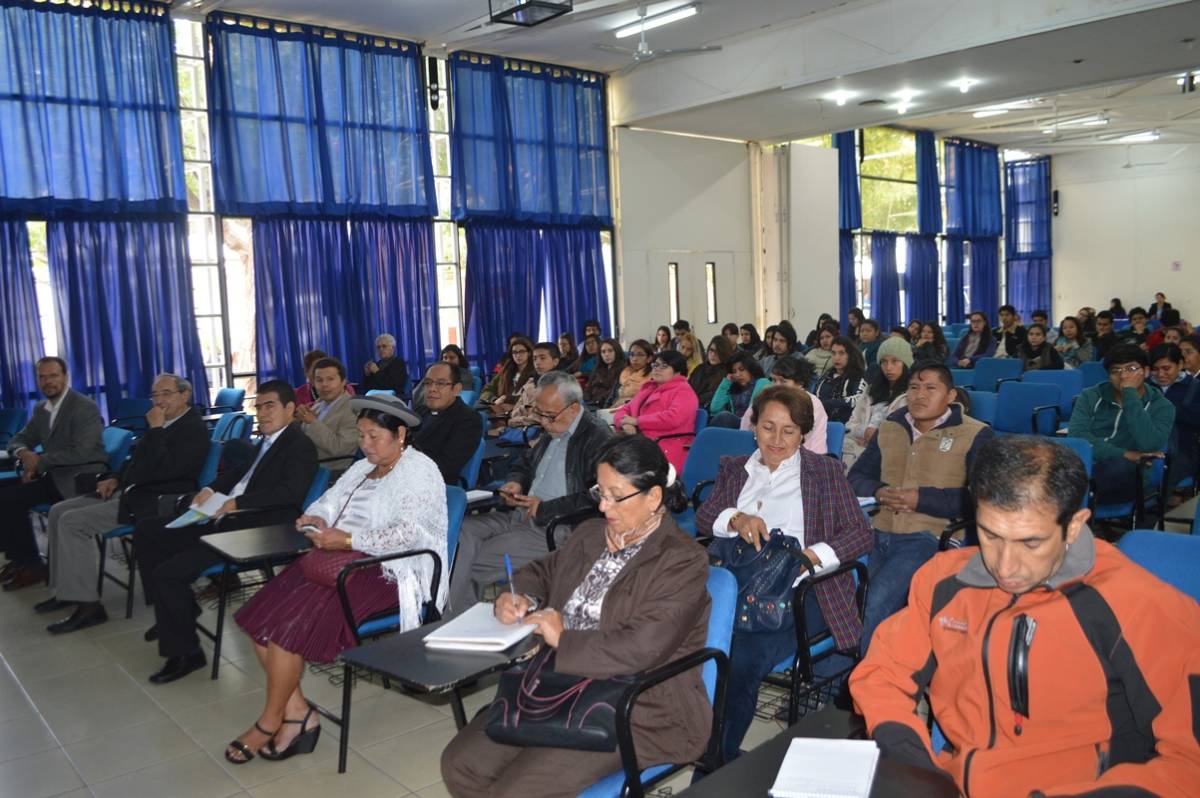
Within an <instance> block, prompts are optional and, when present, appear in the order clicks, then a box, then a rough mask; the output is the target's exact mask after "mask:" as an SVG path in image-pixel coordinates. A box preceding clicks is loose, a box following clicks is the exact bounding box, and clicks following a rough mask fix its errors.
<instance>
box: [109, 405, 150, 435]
mask: <svg viewBox="0 0 1200 798" xmlns="http://www.w3.org/2000/svg"><path fill="white" fill-rule="evenodd" d="M153 404H154V403H153V402H152V401H150V400H149V399H134V398H132V397H128V396H125V397H122V398H120V399H118V400H117V401H116V404H115V405H114V407H113V415H112V418H110V419H109V421H108V423H109V426H113V427H120V428H122V429H127V430H130V431H131V432H134V433H136V434H138V435H142V434H144V433H145V432H146V430H147V429H149V425H148V424H147V423H146V413H148V412H150V408H151V407H152V406H153Z"/></svg>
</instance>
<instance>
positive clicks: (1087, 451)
mask: <svg viewBox="0 0 1200 798" xmlns="http://www.w3.org/2000/svg"><path fill="white" fill-rule="evenodd" d="M1054 442H1055V443H1057V444H1060V445H1062V446H1066V447H1067V448H1068V449H1070V450H1071V451H1073V452H1075V454H1077V455H1079V459H1080V460H1082V461H1083V467H1084V468H1085V469H1086V470H1087V475H1088V479H1091V478H1092V444H1091V443H1090V442H1088V441H1085V440H1084V439H1083V438H1054Z"/></svg>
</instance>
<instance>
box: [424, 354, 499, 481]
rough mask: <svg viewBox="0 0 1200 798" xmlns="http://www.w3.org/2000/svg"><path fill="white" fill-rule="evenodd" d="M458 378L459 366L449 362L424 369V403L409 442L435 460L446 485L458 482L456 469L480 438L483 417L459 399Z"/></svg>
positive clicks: (459, 387)
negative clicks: (417, 425) (417, 427)
mask: <svg viewBox="0 0 1200 798" xmlns="http://www.w3.org/2000/svg"><path fill="white" fill-rule="evenodd" d="M462 379H463V378H462V369H460V368H459V367H458V366H455V365H454V364H453V363H434V364H433V365H432V366H430V367H429V370H428V371H426V372H425V379H424V380H422V381H421V387H422V389H423V390H424V393H425V406H424V408H423V409H422V410H421V411H420V413H419V415H420V416H421V426H420V428H419V429H418V430H417V434H416V435H415V436H414V438H413V442H412V445H413V448H414V449H416V450H417V451H418V452H420V453H421V454H424V455H426V456H427V457H429V459H431V460H433V462H435V463H437V467H438V470H439V471H441V472H442V479H444V480H445V481H446V484H447V485H457V484H458V475H459V473H460V472H461V471H462V470H463V466H465V465H466V464H467V461H468V460H470V459H471V455H473V454H475V449H476V448H478V446H479V441H480V440H482V438H483V419H482V418H480V416H479V413H477V412H475V411H474V410H472V409H471V408H469V407H467V406H466V405H465V404H463V403H462V400H461V399H459V394H461V393H462V387H463V384H462ZM467 487H471V486H469V485H468V486H467Z"/></svg>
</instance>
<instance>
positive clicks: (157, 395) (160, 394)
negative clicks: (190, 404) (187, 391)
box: [150, 390, 183, 399]
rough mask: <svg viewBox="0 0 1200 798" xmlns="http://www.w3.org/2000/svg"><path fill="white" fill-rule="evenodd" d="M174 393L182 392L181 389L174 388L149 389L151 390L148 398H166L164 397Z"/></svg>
mask: <svg viewBox="0 0 1200 798" xmlns="http://www.w3.org/2000/svg"><path fill="white" fill-rule="evenodd" d="M176 393H183V391H180V390H174V391H151V392H150V398H151V399H166V398H167V397H168V396H170V395H171V394H176Z"/></svg>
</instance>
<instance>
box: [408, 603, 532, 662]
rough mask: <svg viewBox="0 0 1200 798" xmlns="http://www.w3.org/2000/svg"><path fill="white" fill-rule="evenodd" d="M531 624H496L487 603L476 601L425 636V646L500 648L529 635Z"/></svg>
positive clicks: (494, 616) (451, 649)
mask: <svg viewBox="0 0 1200 798" xmlns="http://www.w3.org/2000/svg"><path fill="white" fill-rule="evenodd" d="M536 628H537V627H536V626H535V625H534V624H531V623H500V621H499V619H497V618H496V615H495V613H494V611H493V608H492V605H491V604H485V603H483V602H481V603H479V604H476V605H475V606H473V607H471V609H469V610H467V611H466V612H464V613H463V614H462V615H460V616H458V617H457V618H455V619H454V620H452V621H449V622H448V623H447V624H446V625H445V626H442V627H441V628H439V629H437V630H436V631H435V632H433V633H431V634H430V635H429V636H428V637H426V638H425V647H426V648H436V649H441V650H447V651H503V650H504V649H506V648H509V647H511V646H514V645H516V644H517V643H519V642H521V641H522V640H524V639H525V638H527V637H529V636H530V635H531V634H533V632H534V630H535V629H536Z"/></svg>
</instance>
